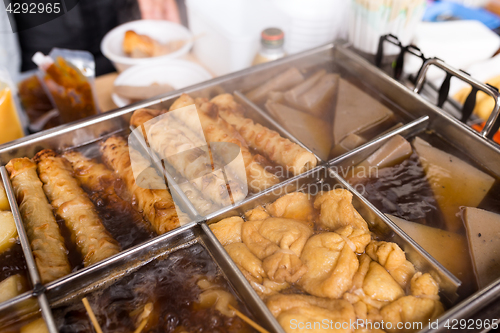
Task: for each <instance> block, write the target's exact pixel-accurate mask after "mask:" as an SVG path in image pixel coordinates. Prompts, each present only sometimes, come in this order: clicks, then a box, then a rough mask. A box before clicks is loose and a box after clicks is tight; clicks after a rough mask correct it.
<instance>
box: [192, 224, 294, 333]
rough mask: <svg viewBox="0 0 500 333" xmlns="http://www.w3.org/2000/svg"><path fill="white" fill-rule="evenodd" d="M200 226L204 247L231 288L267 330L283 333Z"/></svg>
mask: <svg viewBox="0 0 500 333" xmlns="http://www.w3.org/2000/svg"><path fill="white" fill-rule="evenodd" d="M200 226H201V229H202V231H203V234H204V235H205V236H206V240H205V245H206V246H207V247H208V250H209V251H210V252H211V253H212V254H214V255H216V258H214V259H215V261H216V262H217V264H218V265H219V267H220V268H221V269H222V270H223V271H224V274H228V276H227V277H228V280H229V281H230V283H231V284H234V285H233V286H234V287H235V289H237V290H238V293H240V294H241V296H242V298H243V299H244V300H245V302H247V305H248V307H249V309H250V310H253V312H255V313H254V315H258V316H259V317H260V319H261V320H264V322H265V324H266V325H265V326H266V328H267V329H270V330H271V331H273V332H278V333H285V331H284V330H283V328H282V327H281V325H280V324H279V323H278V321H277V320H276V318H274V316H273V315H272V313H271V312H270V311H269V309H268V308H267V306H266V304H265V303H264V302H263V301H262V300H261V298H260V297H259V296H258V295H257V293H256V292H255V290H254V289H253V288H252V286H251V285H250V283H249V282H248V280H247V279H246V278H245V276H244V275H243V273H242V272H241V271H240V269H239V268H238V267H237V266H236V264H235V263H234V261H233V259H231V257H230V256H229V254H227V252H226V250H225V249H224V247H223V246H222V244H221V243H220V242H219V240H218V239H217V237H215V235H214V234H213V232H212V230H211V229H210V227H209V226H208V225H207V224H206V223H205V222H204V223H201V224H200Z"/></svg>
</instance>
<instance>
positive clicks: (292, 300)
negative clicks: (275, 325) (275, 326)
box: [266, 295, 356, 333]
mask: <svg viewBox="0 0 500 333" xmlns="http://www.w3.org/2000/svg"><path fill="white" fill-rule="evenodd" d="M266 305H267V307H268V308H269V311H271V313H272V314H273V316H274V317H275V318H276V319H277V320H278V322H279V323H280V325H281V327H283V329H284V330H285V332H287V333H293V332H308V333H309V332H317V333H322V332H325V333H326V332H346V333H347V332H352V331H351V328H350V324H351V323H352V322H355V321H356V315H355V313H354V308H353V306H352V305H351V304H350V303H349V302H347V301H345V300H332V299H326V298H319V297H314V296H307V295H274V296H271V297H269V299H268V300H267V301H266ZM315 322H316V323H321V324H322V325H318V324H316V325H315V324H314V323H315ZM325 322H326V323H327V325H325ZM298 323H302V325H301V326H302V327H299V326H298V325H297V324H298ZM342 324H343V325H342ZM308 325H309V326H308Z"/></svg>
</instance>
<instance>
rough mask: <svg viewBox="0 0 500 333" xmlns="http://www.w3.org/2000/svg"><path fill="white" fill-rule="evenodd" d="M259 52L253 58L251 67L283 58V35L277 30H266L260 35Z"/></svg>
mask: <svg viewBox="0 0 500 333" xmlns="http://www.w3.org/2000/svg"><path fill="white" fill-rule="evenodd" d="M260 41H261V47H260V51H259V52H258V53H257V55H256V56H255V58H254V60H253V63H252V65H258V64H262V63H264V62H268V61H273V60H276V59H279V58H283V57H284V56H285V55H286V53H285V49H284V48H283V43H284V41H285V34H284V33H283V31H282V30H281V29H278V28H267V29H265V30H264V31H262V34H261V40H260Z"/></svg>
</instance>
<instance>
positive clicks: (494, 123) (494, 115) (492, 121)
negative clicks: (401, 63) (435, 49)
mask: <svg viewBox="0 0 500 333" xmlns="http://www.w3.org/2000/svg"><path fill="white" fill-rule="evenodd" d="M430 66H436V67H439V68H441V69H442V70H444V71H445V72H446V73H447V75H448V74H450V75H452V76H455V77H457V78H459V79H461V80H462V81H464V82H466V83H468V84H470V85H471V86H472V89H473V90H474V89H477V90H479V91H482V92H484V93H485V94H487V95H489V96H491V98H493V100H494V101H495V107H494V108H493V111H492V112H491V115H490V117H489V118H488V120H487V121H486V124H485V125H484V128H483V130H482V131H481V136H483V137H485V138H488V139H492V138H493V135H494V134H495V133H496V131H497V130H498V127H499V126H500V114H499V113H500V94H499V93H498V91H496V90H495V89H493V88H491V87H490V86H488V85H487V84H484V83H482V82H480V81H478V80H476V79H474V78H472V77H471V76H470V75H468V74H466V73H465V72H463V71H461V70H458V69H456V68H453V67H451V66H449V65H447V64H446V63H445V62H444V61H442V60H440V59H437V58H433V59H429V60H427V61H425V62H424V64H423V65H422V68H421V70H420V73H419V74H418V77H417V80H416V82H415V88H414V89H413V91H414V92H415V93H417V94H418V93H419V92H420V90H422V87H423V85H424V81H425V76H426V74H427V71H428V70H429V67H430Z"/></svg>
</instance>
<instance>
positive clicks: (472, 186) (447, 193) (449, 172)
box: [413, 137, 495, 232]
mask: <svg viewBox="0 0 500 333" xmlns="http://www.w3.org/2000/svg"><path fill="white" fill-rule="evenodd" d="M413 147H414V148H415V150H416V152H417V154H418V156H419V159H420V162H421V163H422V166H423V167H424V171H425V175H426V176H427V180H428V182H429V185H430V186H431V188H432V191H433V192H434V196H435V197H436V201H437V203H438V205H439V208H440V209H441V211H442V212H443V215H444V220H445V223H446V227H447V229H448V230H449V231H454V232H455V231H459V230H463V224H462V221H461V220H460V218H459V217H458V216H457V214H458V213H459V209H460V206H467V207H477V206H478V205H479V204H480V203H481V201H482V200H483V199H484V197H485V196H486V194H488V191H489V190H490V188H491V187H492V186H493V183H494V182H495V179H494V178H493V177H491V176H490V175H488V174H486V173H484V172H482V171H480V170H478V169H476V168H475V167H473V166H472V165H470V164H468V163H466V162H464V161H462V160H461V159H459V158H458V157H456V156H453V155H451V154H448V153H445V152H444V151H442V150H439V149H437V148H434V147H432V146H431V145H430V144H429V143H427V142H426V141H424V140H422V139H420V138H418V137H417V138H415V140H414V141H413Z"/></svg>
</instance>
